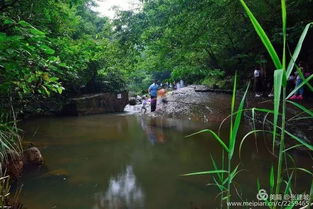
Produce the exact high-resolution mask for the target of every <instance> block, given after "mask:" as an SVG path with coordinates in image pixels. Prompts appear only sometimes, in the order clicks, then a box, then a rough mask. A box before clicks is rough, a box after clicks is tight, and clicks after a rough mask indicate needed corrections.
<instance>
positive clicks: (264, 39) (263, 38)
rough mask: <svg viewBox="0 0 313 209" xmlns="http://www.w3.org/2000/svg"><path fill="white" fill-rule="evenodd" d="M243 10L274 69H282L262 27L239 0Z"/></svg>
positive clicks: (241, 0)
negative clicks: (269, 57)
mask: <svg viewBox="0 0 313 209" xmlns="http://www.w3.org/2000/svg"><path fill="white" fill-rule="evenodd" d="M240 2H241V4H242V6H243V8H244V9H245V11H246V13H247V15H248V17H249V18H250V21H251V23H252V25H253V27H254V29H255V31H256V32H257V34H258V35H259V37H260V39H261V41H262V43H263V44H264V46H265V48H266V49H267V51H268V53H269V55H270V56H271V58H272V60H273V62H274V65H275V67H276V69H282V67H283V66H282V64H281V62H280V59H279V57H278V55H277V53H276V51H275V49H274V47H273V45H272V43H271V41H270V40H269V38H268V36H267V35H266V33H265V31H264V30H263V28H262V26H261V25H260V23H259V22H258V20H257V19H256V18H255V17H254V15H253V14H252V12H251V10H250V9H249V7H248V6H247V5H246V3H245V2H244V0H240Z"/></svg>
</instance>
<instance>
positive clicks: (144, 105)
mask: <svg viewBox="0 0 313 209" xmlns="http://www.w3.org/2000/svg"><path fill="white" fill-rule="evenodd" d="M147 104H148V100H147V97H146V96H143V97H142V104H141V110H140V112H142V110H144V112H143V114H146V112H147Z"/></svg>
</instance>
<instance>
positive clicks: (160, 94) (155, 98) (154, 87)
mask: <svg viewBox="0 0 313 209" xmlns="http://www.w3.org/2000/svg"><path fill="white" fill-rule="evenodd" d="M183 87H184V81H183V80H180V81H178V82H176V83H173V84H172V83H165V84H160V85H159V84H158V83H157V81H156V80H155V81H154V82H153V83H152V84H151V85H150V86H149V88H148V94H149V96H150V98H148V97H147V96H146V95H145V96H143V98H142V105H141V112H142V111H143V112H144V113H146V112H147V106H148V104H149V103H150V106H151V112H154V111H156V109H157V106H158V105H162V104H164V103H167V100H166V99H165V95H166V89H168V88H169V89H172V90H177V89H180V88H183Z"/></svg>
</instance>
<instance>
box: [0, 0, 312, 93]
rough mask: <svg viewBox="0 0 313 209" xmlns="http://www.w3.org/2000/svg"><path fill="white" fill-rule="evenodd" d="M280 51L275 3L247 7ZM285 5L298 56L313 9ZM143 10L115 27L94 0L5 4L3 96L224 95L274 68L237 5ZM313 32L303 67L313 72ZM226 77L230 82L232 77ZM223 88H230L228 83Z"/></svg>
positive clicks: (159, 1)
mask: <svg viewBox="0 0 313 209" xmlns="http://www.w3.org/2000/svg"><path fill="white" fill-rule="evenodd" d="M248 3H249V5H250V7H251V9H252V10H253V11H254V12H255V14H256V16H257V17H258V18H259V20H260V22H261V23H262V24H263V26H264V28H265V30H266V31H267V32H268V34H269V36H270V38H271V39H272V40H273V44H274V46H275V47H276V48H277V49H279V48H282V43H281V31H280V29H279V28H280V26H281V24H280V17H279V15H277V14H279V11H280V7H279V5H278V4H276V1H272V0H264V1H252V0H251V1H249V2H248ZM287 3H288V5H287V6H288V12H289V21H288V26H289V27H288V28H287V32H288V36H289V37H288V38H289V39H288V41H289V48H290V49H292V48H294V46H295V44H296V40H297V39H298V37H299V34H300V32H301V31H302V29H303V27H304V25H305V24H306V23H307V22H309V21H311V20H312V19H313V15H312V13H311V12H310V11H311V9H312V2H311V1H305V0H300V1H294V0H290V1H288V2H287ZM142 4H143V5H142V9H141V10H138V11H119V12H118V14H117V17H116V18H115V19H114V20H113V21H110V20H109V19H108V18H106V17H99V16H98V15H97V13H95V12H94V11H93V10H92V7H93V6H96V5H95V3H94V2H93V1H90V0H67V1H66V0H63V1H57V0H48V1H46V0H45V1H44V0H38V1H32V0H6V1H1V3H0V11H1V16H0V20H1V23H0V43H1V45H0V48H1V52H0V60H1V65H0V67H1V74H0V80H1V84H0V92H1V94H2V95H5V96H6V97H7V96H13V97H17V96H18V97H21V98H22V97H25V96H34V95H41V96H42V95H44V96H49V95H50V94H51V93H53V94H54V93H62V92H64V90H65V94H80V93H88V92H98V91H112V90H123V89H125V88H126V83H128V87H129V88H130V89H131V90H134V91H140V90H145V89H146V87H147V85H148V84H149V83H150V82H151V80H152V79H158V80H165V81H171V82H173V81H175V80H179V79H184V80H185V81H186V82H187V83H204V84H206V85H211V86H214V85H215V86H218V87H225V86H227V84H229V82H225V80H226V81H227V77H228V76H231V75H233V73H234V72H235V71H236V70H239V74H240V76H241V77H243V78H248V77H249V75H250V74H251V68H252V67H253V66H254V65H262V66H264V67H265V68H267V71H268V72H271V71H272V68H273V66H272V65H271V62H268V61H267V60H269V58H268V57H267V55H266V53H265V50H264V49H263V48H262V47H261V42H260V41H259V40H258V39H257V37H256V34H255V33H254V31H253V28H251V27H249V24H248V21H247V18H246V16H245V14H244V13H243V12H242V8H241V5H240V2H239V1H231V0H226V1H219V0H201V1H193V0H152V1H151V0H149V1H148V0H145V1H142ZM310 40H312V35H311V34H309V36H308V38H307V43H308V44H306V45H305V46H306V47H305V48H304V53H303V54H302V57H301V60H303V61H304V63H306V64H308V65H307V66H306V68H309V67H310V66H312V63H310V61H309V60H310V59H309V57H310V55H311V54H312V49H311V48H312V47H311V45H312V44H311V43H312V42H310ZM225 77H226V78H225ZM221 80H223V81H222V82H221Z"/></svg>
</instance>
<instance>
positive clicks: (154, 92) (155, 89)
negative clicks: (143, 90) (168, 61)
mask: <svg viewBox="0 0 313 209" xmlns="http://www.w3.org/2000/svg"><path fill="white" fill-rule="evenodd" d="M158 88H159V86H158V84H157V81H156V80H155V81H154V82H153V84H151V85H150V86H149V88H148V93H149V94H150V97H151V112H154V111H155V109H156V105H157V95H158Z"/></svg>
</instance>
